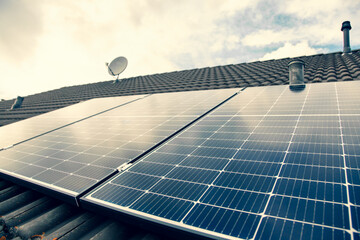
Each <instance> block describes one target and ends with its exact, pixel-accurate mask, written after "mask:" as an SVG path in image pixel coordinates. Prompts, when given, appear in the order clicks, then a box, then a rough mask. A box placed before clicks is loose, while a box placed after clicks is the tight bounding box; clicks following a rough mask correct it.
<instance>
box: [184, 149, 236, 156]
mask: <svg viewBox="0 0 360 240" xmlns="http://www.w3.org/2000/svg"><path fill="white" fill-rule="evenodd" d="M236 151H237V150H236V149H232V148H211V147H198V148H196V149H195V150H194V151H193V152H191V155H194V156H202V157H215V158H218V157H221V158H231V157H232V156H234V155H235V153H236Z"/></svg>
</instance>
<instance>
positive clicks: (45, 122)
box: [0, 95, 144, 150]
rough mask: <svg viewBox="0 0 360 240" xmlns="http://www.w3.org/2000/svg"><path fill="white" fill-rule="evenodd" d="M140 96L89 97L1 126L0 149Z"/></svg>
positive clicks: (140, 96)
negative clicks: (82, 100)
mask: <svg viewBox="0 0 360 240" xmlns="http://www.w3.org/2000/svg"><path fill="white" fill-rule="evenodd" d="M142 97H144V95H137V96H123V97H112V98H96V99H91V100H88V101H84V102H80V103H77V104H74V105H71V106H68V107H64V108H61V109H58V110H55V111H52V112H48V113H45V114H41V115H38V116H36V117H32V118H29V119H26V120H23V121H19V122H16V123H13V124H9V125H6V126H3V127H1V128H0V136H6V138H5V137H3V138H0V150H1V149H2V148H7V147H9V146H11V145H14V144H17V143H19V142H23V141H26V140H28V139H31V138H34V137H36V136H38V135H41V134H44V133H46V132H48V131H52V130H54V129H57V128H59V127H62V126H65V125H68V124H71V123H73V122H76V121H79V120H81V119H84V118H87V117H90V116H92V115H95V114H98V113H100V112H103V111H106V110H108V109H111V108H114V107H118V106H121V105H123V104H126V103H129V102H131V101H134V100H136V99H140V98H142Z"/></svg>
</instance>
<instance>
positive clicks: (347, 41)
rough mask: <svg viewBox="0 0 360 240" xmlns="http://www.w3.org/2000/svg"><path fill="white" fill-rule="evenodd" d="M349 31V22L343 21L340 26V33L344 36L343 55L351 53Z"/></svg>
mask: <svg viewBox="0 0 360 240" xmlns="http://www.w3.org/2000/svg"><path fill="white" fill-rule="evenodd" d="M350 29H351V25H350V22H349V21H345V22H343V23H342V26H341V31H342V32H343V34H344V53H350V52H351V48H350V33H349V32H350Z"/></svg>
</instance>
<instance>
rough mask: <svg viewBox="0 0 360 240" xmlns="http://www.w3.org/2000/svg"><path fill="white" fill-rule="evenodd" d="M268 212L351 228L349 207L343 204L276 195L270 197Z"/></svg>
mask: <svg viewBox="0 0 360 240" xmlns="http://www.w3.org/2000/svg"><path fill="white" fill-rule="evenodd" d="M266 214H269V215H272V216H275V217H282V218H288V219H294V220H298V221H304V222H308V223H317V224H322V225H327V226H330V227H338V228H346V229H349V215H348V209H347V207H346V206H345V205H342V204H336V203H328V202H321V201H313V200H304V199H299V198H290V197H283V196H275V197H272V198H271V199H270V202H269V207H268V208H267V209H266Z"/></svg>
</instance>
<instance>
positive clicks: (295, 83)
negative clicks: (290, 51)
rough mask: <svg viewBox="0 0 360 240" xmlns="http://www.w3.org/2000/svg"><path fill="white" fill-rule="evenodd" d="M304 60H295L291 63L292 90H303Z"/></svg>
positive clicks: (290, 81) (290, 79)
mask: <svg viewBox="0 0 360 240" xmlns="http://www.w3.org/2000/svg"><path fill="white" fill-rule="evenodd" d="M304 65H305V63H304V61H302V60H299V59H297V60H294V61H291V62H290V63H289V85H290V89H291V90H302V89H304V88H305V83H304Z"/></svg>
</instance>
